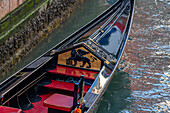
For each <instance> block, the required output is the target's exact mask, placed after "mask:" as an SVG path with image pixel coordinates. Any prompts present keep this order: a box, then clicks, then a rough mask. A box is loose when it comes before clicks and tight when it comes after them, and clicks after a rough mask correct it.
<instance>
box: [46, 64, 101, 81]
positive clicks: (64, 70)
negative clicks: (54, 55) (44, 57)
mask: <svg viewBox="0 0 170 113" xmlns="http://www.w3.org/2000/svg"><path fill="white" fill-rule="evenodd" d="M49 72H50V73H54V74H61V75H68V76H73V77H80V76H81V75H84V77H85V79H91V80H95V77H94V75H95V74H98V72H95V71H89V70H82V69H76V68H70V67H65V66H58V65H57V66H56V69H54V70H50V71H49Z"/></svg>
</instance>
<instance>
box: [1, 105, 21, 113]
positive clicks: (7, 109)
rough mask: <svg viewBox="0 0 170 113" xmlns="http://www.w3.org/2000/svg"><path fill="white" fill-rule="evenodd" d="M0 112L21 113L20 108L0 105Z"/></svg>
mask: <svg viewBox="0 0 170 113" xmlns="http://www.w3.org/2000/svg"><path fill="white" fill-rule="evenodd" d="M0 113H21V109H17V108H11V107H6V106H0Z"/></svg>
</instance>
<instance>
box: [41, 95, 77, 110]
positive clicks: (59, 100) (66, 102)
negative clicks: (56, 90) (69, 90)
mask: <svg viewBox="0 0 170 113" xmlns="http://www.w3.org/2000/svg"><path fill="white" fill-rule="evenodd" d="M73 98H74V97H71V96H67V95H62V94H53V95H52V96H51V97H49V98H48V99H47V100H45V101H44V106H46V107H48V108H52V109H58V110H62V111H67V112H70V111H71V110H72V107H73Z"/></svg>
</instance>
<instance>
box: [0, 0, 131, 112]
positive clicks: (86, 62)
mask: <svg viewBox="0 0 170 113" xmlns="http://www.w3.org/2000/svg"><path fill="white" fill-rule="evenodd" d="M133 9H134V0H117V1H116V2H115V3H114V4H113V5H112V6H110V7H109V8H108V9H107V10H106V11H104V12H103V13H102V14H100V15H99V16H97V17H96V18H95V19H93V20H92V21H90V22H89V23H88V24H86V25H85V26H83V27H82V28H80V29H79V30H77V31H76V32H74V33H73V34H71V35H70V36H68V37H67V38H66V39H65V40H63V41H62V42H60V43H59V44H57V45H56V46H55V47H53V48H51V49H50V50H48V51H47V52H45V53H44V54H43V55H41V56H40V57H38V58H37V59H35V60H34V61H32V62H31V63H29V64H28V65H26V66H25V67H23V68H22V69H20V70H19V71H18V72H16V73H15V74H13V75H12V76H10V77H9V78H7V79H6V80H4V81H3V82H2V83H1V84H0V104H1V106H0V112H1V113H11V112H12V113H93V112H95V111H96V110H97V106H98V103H99V102H100V99H101V97H102V95H103V94H104V92H105V90H106V89H107V87H108V85H109V83H110V81H111V80H112V78H113V75H114V73H115V71H116V68H117V66H118V64H119V61H120V58H121V55H122V54H123V50H124V48H125V45H126V42H127V39H128V34H129V30H130V26H131V22H132V17H133Z"/></svg>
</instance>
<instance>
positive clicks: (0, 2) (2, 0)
mask: <svg viewBox="0 0 170 113" xmlns="http://www.w3.org/2000/svg"><path fill="white" fill-rule="evenodd" d="M24 1H25V0H0V19H1V18H3V17H4V16H5V15H6V14H7V13H9V12H11V11H12V10H14V9H15V8H16V7H18V6H19V5H20V4H22V3H23V2H24Z"/></svg>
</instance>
